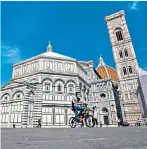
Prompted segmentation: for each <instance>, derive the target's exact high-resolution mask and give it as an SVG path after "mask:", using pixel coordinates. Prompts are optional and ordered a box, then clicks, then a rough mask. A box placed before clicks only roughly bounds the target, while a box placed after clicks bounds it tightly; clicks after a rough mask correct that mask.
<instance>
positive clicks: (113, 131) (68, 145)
mask: <svg viewBox="0 0 147 149" xmlns="http://www.w3.org/2000/svg"><path fill="white" fill-rule="evenodd" d="M1 135H2V139H1V141H2V143H1V146H2V149H147V127H126V128H122V127H121V128H91V129H90V128H75V129H71V128H48V129H45V128H44V129H43V128H38V129H37V128H34V129H32V128H30V129H29V128H26V129H25V128H24V129H17V128H16V129H1Z"/></svg>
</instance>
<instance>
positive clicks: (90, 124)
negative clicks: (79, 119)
mask: <svg viewBox="0 0 147 149" xmlns="http://www.w3.org/2000/svg"><path fill="white" fill-rule="evenodd" d="M85 124H86V126H87V127H89V128H92V127H94V126H95V122H94V118H93V116H91V115H88V116H86V117H85Z"/></svg>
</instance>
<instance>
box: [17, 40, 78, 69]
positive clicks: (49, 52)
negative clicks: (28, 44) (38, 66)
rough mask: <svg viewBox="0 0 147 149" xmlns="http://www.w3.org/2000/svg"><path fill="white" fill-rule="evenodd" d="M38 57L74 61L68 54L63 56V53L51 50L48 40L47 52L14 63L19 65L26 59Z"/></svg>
mask: <svg viewBox="0 0 147 149" xmlns="http://www.w3.org/2000/svg"><path fill="white" fill-rule="evenodd" d="M39 57H47V58H52V59H62V60H71V61H76V59H75V58H71V57H68V56H65V55H62V54H59V53H55V52H53V51H52V46H51V43H50V41H49V45H48V46H47V52H44V53H42V54H40V55H37V56H34V57H32V58H29V59H26V60H24V61H21V62H18V63H16V64H14V66H15V65H19V64H22V63H25V62H27V61H31V60H33V59H35V58H39Z"/></svg>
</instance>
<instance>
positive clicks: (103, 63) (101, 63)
mask: <svg viewBox="0 0 147 149" xmlns="http://www.w3.org/2000/svg"><path fill="white" fill-rule="evenodd" d="M101 66H103V67H104V69H105V71H106V74H107V77H108V78H109V77H110V76H109V73H108V70H107V68H106V64H105V62H104V60H103V58H102V56H101V54H100V58H99V64H98V67H101Z"/></svg>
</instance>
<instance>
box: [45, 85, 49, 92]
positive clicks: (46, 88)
mask: <svg viewBox="0 0 147 149" xmlns="http://www.w3.org/2000/svg"><path fill="white" fill-rule="evenodd" d="M45 91H46V92H49V91H50V84H49V83H45Z"/></svg>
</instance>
